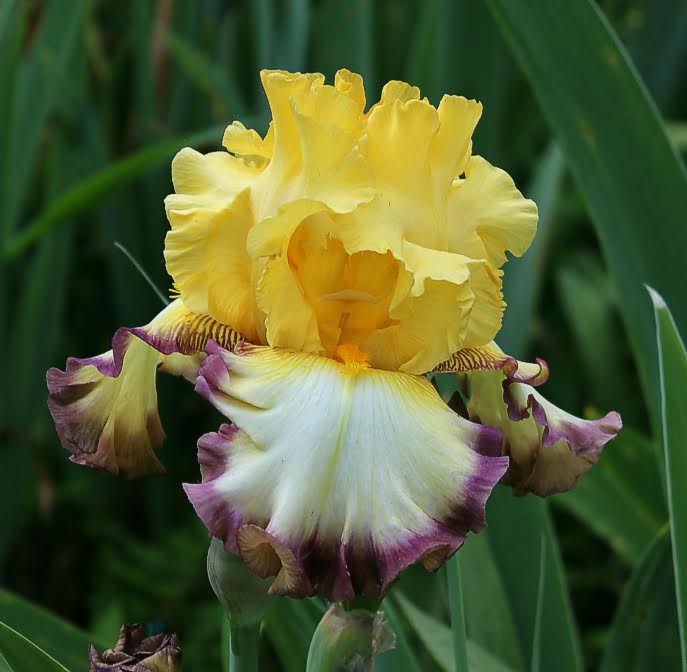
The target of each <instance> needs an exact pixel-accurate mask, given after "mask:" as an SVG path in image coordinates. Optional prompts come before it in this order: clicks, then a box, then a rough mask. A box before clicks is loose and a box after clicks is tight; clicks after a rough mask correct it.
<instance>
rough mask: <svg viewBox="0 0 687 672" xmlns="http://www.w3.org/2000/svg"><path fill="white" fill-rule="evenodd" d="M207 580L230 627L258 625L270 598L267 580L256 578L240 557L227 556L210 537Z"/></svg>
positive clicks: (218, 542)
mask: <svg viewBox="0 0 687 672" xmlns="http://www.w3.org/2000/svg"><path fill="white" fill-rule="evenodd" d="M208 578H209V579H210V585H211V586H212V590H213V591H214V593H215V595H216V596H217V599H218V600H219V601H220V602H221V603H222V606H223V607H224V609H225V610H226V612H227V615H228V617H229V620H230V621H231V623H232V625H238V626H247V625H256V624H258V623H260V621H261V620H262V617H263V616H264V615H265V612H266V611H267V607H268V606H269V602H270V599H271V597H270V596H269V595H268V594H267V591H268V590H269V587H270V583H271V582H272V578H271V577H270V578H267V579H261V578H260V577H258V576H257V575H256V574H254V573H253V572H251V570H250V569H248V567H246V565H245V564H244V562H243V561H242V560H241V558H239V557H238V556H237V555H233V554H232V553H227V552H226V551H225V550H224V547H223V546H222V542H221V541H220V540H219V539H214V538H213V539H212V540H211V541H210V548H209V549H208Z"/></svg>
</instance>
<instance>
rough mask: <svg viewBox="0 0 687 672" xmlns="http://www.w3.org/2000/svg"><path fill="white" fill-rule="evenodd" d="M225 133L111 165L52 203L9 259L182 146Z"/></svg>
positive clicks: (214, 131) (15, 242) (14, 243)
mask: <svg viewBox="0 0 687 672" xmlns="http://www.w3.org/2000/svg"><path fill="white" fill-rule="evenodd" d="M223 130H224V128H223V127H213V128H210V129H208V130H205V131H201V132H198V133H194V134H193V135H190V136H185V137H182V138H174V139H172V140H163V141H162V142H159V143H156V144H154V145H151V146H149V147H146V148H145V149H142V150H140V151H138V152H135V153H134V154H131V155H130V156H127V157H126V158H124V159H120V160H119V161H115V162H114V163H111V164H110V165H109V166H108V167H107V168H104V169H103V170H101V171H99V172H97V173H96V174H95V175H92V176H91V177H89V178H87V179H85V180H83V181H82V182H79V183H78V184H76V185H74V186H73V187H71V188H70V189H68V190H67V191H66V192H64V193H63V194H62V195H61V196H59V197H57V198H56V199H55V200H54V201H52V202H51V203H50V205H48V206H47V208H46V209H45V210H44V211H43V212H42V213H40V214H39V215H38V216H37V217H36V218H35V219H34V220H33V221H32V222H31V224H30V225H29V226H28V227H27V228H26V229H24V230H23V231H22V232H21V233H20V234H18V235H17V236H16V237H15V238H13V239H12V240H11V241H10V243H9V245H8V247H7V249H6V250H5V254H6V255H7V256H9V257H13V256H16V255H17V254H19V253H20V252H22V251H24V249H26V248H27V247H28V246H29V245H31V244H32V243H34V242H35V241H37V240H39V239H40V238H42V237H43V236H45V235H46V234H47V233H48V232H49V231H51V230H52V229H53V228H54V227H55V226H57V225H58V224H60V223H61V222H64V221H65V220H67V219H70V218H73V217H74V216H75V215H77V214H79V213H81V212H83V211H84V210H87V209H88V208H91V207H93V206H94V205H96V204H99V203H100V202H102V201H103V200H104V199H105V198H107V197H108V196H110V195H111V194H112V193H113V192H114V191H115V190H116V189H119V188H121V187H122V186H124V185H125V184H128V183H129V182H131V181H132V180H135V179H136V178H137V177H140V176H141V175H144V174H146V173H147V172H148V171H150V170H152V169H153V168H155V167H157V166H159V165H160V164H162V163H164V162H165V161H168V160H169V159H170V158H171V157H172V156H174V154H176V152H178V151H179V150H180V149H181V148H182V147H185V146H187V145H191V146H193V145H199V144H202V143H205V142H210V141H213V140H216V141H219V139H220V138H221V137H222V132H223Z"/></svg>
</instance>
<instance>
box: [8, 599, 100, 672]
mask: <svg viewBox="0 0 687 672" xmlns="http://www.w3.org/2000/svg"><path fill="white" fill-rule="evenodd" d="M0 621H1V622H3V623H6V624H7V625H9V626H10V627H12V628H14V629H15V630H18V631H20V632H22V633H23V634H24V635H25V636H26V637H28V638H29V639H30V640H31V641H32V642H34V644H36V646H39V647H40V648H41V649H43V651H45V652H46V653H47V654H48V655H50V656H52V657H53V658H55V659H56V660H58V661H59V662H60V663H62V664H63V665H64V666H65V667H67V668H69V670H71V672H86V670H87V669H88V660H87V653H88V644H89V643H90V642H91V641H93V638H92V637H89V636H88V635H87V634H86V633H85V632H82V631H81V630H79V629H77V628H75V627H74V626H73V625H71V624H70V623H67V622H66V621H63V620H62V619H61V618H59V617H57V616H55V615H54V614H51V613H50V612H48V611H45V610H44V609H42V608H40V607H38V606H36V605H35V604H32V603H31V602H29V601H28V600H25V599H24V598H22V597H20V596H19V595H15V594H13V593H10V592H9V591H6V590H0ZM97 644H98V643H97V642H96V645H97ZM102 648H107V647H105V646H102Z"/></svg>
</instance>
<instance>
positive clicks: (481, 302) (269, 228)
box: [48, 70, 621, 601]
mask: <svg viewBox="0 0 687 672" xmlns="http://www.w3.org/2000/svg"><path fill="white" fill-rule="evenodd" d="M262 82H263V86H264V88H265V92H266V94H267V98H268V101H269V105H270V108H271V111H272V122H271V124H270V126H269V129H268V131H267V133H266V135H265V137H264V138H263V137H261V136H260V135H259V134H258V133H256V132H255V131H253V130H249V129H246V128H245V127H244V126H243V125H241V124H240V123H239V122H234V123H233V124H232V125H231V126H229V127H228V128H227V130H226V132H225V134H224V138H223V145H224V148H225V150H226V151H221V152H212V153H210V154H206V155H203V154H200V153H198V152H196V151H194V150H192V149H184V150H182V151H181V152H180V153H179V154H178V155H177V156H176V158H175V159H174V162H173V164H172V178H173V182H174V188H175V192H176V193H174V194H172V195H171V196H169V197H168V198H167V199H166V203H165V205H166V210H167V216H168V218H169V222H170V225H171V230H170V232H169V233H168V235H167V239H166V242H165V260H166V264H167V270H168V272H169V274H170V275H171V277H172V278H173V281H174V291H175V294H176V295H177V296H178V298H176V300H175V301H174V302H173V303H171V304H170V305H169V306H168V307H167V308H166V309H165V310H163V311H162V312H161V313H160V314H159V315H158V316H157V317H155V318H154V319H153V320H152V321H151V322H150V323H149V324H148V325H146V326H144V327H139V328H131V329H120V330H119V331H118V332H117V333H116V334H115V336H114V339H113V343H112V350H111V351H110V352H108V353H105V354H103V355H100V356H98V357H93V358H90V359H71V360H69V361H68V363H67V368H66V371H64V372H62V371H58V370H55V369H53V370H51V371H50V372H49V373H48V386H49V389H50V401H49V404H50V409H51V412H52V415H53V418H54V420H55V424H56V426H57V429H58V432H59V434H60V437H61V440H62V443H63V445H64V446H65V447H66V448H67V449H68V450H69V451H70V452H71V453H72V460H74V461H75V462H79V463H82V464H87V465H90V466H93V467H97V468H101V469H105V470H108V471H111V472H114V473H122V474H124V475H127V476H140V475H142V474H145V473H150V472H156V471H160V470H161V469H162V466H161V464H160V462H159V460H158V458H157V457H156V455H155V448H156V447H157V446H158V445H159V444H160V443H161V441H162V438H163V432H162V428H161V425H160V420H159V417H158V414H157V404H156V392H155V377H156V372H157V371H158V370H163V371H166V372H170V373H174V374H177V375H182V376H184V377H185V378H187V379H188V380H190V381H192V382H195V387H196V390H197V391H198V392H199V393H200V394H201V395H202V396H204V397H205V398H207V399H208V400H209V401H210V403H212V404H213V405H214V406H215V407H216V408H217V409H219V410H220V411H221V412H222V413H223V414H224V415H225V416H226V417H227V418H228V419H229V420H230V422H231V424H229V423H228V424H224V425H222V426H221V427H220V428H219V430H218V431H217V432H213V433H209V434H205V435H204V436H202V437H201V438H200V440H199V442H198V459H199V462H200V468H201V475H202V482H201V483H199V484H187V485H186V486H185V489H186V492H187V494H188V496H189V499H190V500H191V503H192V504H193V506H194V507H195V510H196V512H197V513H198V515H199V516H200V518H201V519H202V520H203V522H204V523H205V525H206V526H207V528H208V530H209V531H210V534H211V535H212V536H214V537H217V538H218V539H221V540H222V541H223V543H224V546H225V548H226V549H227V550H228V551H230V552H233V553H237V554H239V555H240V556H241V558H242V559H243V560H244V562H245V563H246V564H247V565H248V567H250V568H251V569H252V570H253V571H254V572H255V573H256V574H258V575H259V576H262V577H267V576H274V577H275V579H274V581H273V583H272V584H271V588H270V591H271V592H272V593H276V594H287V595H291V596H296V597H302V596H306V595H311V594H314V593H318V594H321V595H323V596H325V597H328V598H329V599H331V600H333V601H338V600H344V599H350V598H352V597H353V596H355V595H361V594H362V595H369V596H378V595H381V594H383V592H384V591H385V590H386V588H387V586H388V585H389V584H390V583H391V582H392V581H393V580H394V579H395V578H396V577H397V576H398V574H399V572H401V571H402V570H403V569H405V568H406V567H407V566H409V565H411V564H413V563H415V562H422V564H424V565H425V566H426V567H428V568H429V569H436V568H437V567H439V566H440V565H441V563H442V562H443V561H444V560H445V559H446V558H447V557H449V556H450V555H452V554H453V553H454V552H455V551H456V550H457V549H458V548H460V546H461V545H462V544H463V542H464V540H465V537H466V535H467V534H468V532H477V531H479V530H480V529H481V528H482V527H483V525H484V506H485V502H486V499H487V497H488V495H489V493H490V492H491V490H492V489H493V487H494V486H495V485H496V483H497V482H499V481H500V480H502V479H504V480H505V481H507V482H510V483H511V484H513V485H514V487H515V488H516V490H517V491H519V492H525V491H533V492H536V493H538V494H551V493H553V492H558V491H561V490H564V489H567V488H569V487H570V486H571V485H572V484H573V483H574V481H575V480H576V479H577V478H578V477H579V476H580V475H581V473H583V472H584V471H585V470H586V469H588V468H589V466H590V465H591V464H593V463H594V462H595V461H596V459H597V457H598V453H599V451H600V450H601V448H602V447H603V445H604V444H605V443H606V442H607V441H608V440H609V439H610V438H612V437H613V436H615V434H616V433H617V432H618V431H619V429H620V424H621V423H620V418H619V416H618V415H617V414H615V413H610V414H609V415H607V416H606V417H605V418H602V419H600V420H597V421H586V420H581V419H579V418H575V417H574V416H572V415H570V414H568V413H565V412H564V411H562V410H560V409H557V408H556V407H555V406H553V405H552V404H550V403H549V402H548V401H546V400H545V399H544V398H543V397H542V396H541V395H540V394H539V392H537V391H536V390H535V389H534V388H535V387H536V386H538V385H540V384H541V383H543V382H544V381H545V380H546V378H547V376H548V369H547V367H546V365H545V363H544V362H543V361H541V360H538V361H537V362H536V363H533V364H530V363H523V362H519V361H517V360H515V359H514V358H512V357H510V356H508V355H507V354H505V353H503V352H502V351H501V350H500V349H499V348H498V346H497V345H496V344H495V343H494V338H495V337H496V336H497V334H498V331H499V329H500V326H501V320H502V314H503V311H504V308H505V304H504V301H503V296H502V276H503V271H502V270H501V269H502V266H503V265H504V264H505V262H506V260H507V253H510V254H513V255H516V256H519V255H521V254H523V253H524V252H525V251H526V250H527V248H528V246H529V245H530V243H531V241H532V238H533V236H534V234H535V231H536V223H537V209H536V206H535V204H534V203H533V202H532V201H530V200H528V199H525V198H524V197H523V196H522V194H521V193H520V192H519V191H518V190H517V188H516V187H515V185H514V183H513V181H512V179H511V178H510V177H509V176H508V174H507V173H505V172H504V171H502V170H500V169H498V168H496V167H494V166H492V165H491V164H489V163H488V162H487V161H486V160H485V159H483V158H481V157H480V156H477V155H473V153H472V141H471V137H472V133H473V131H474V128H475V126H476V124H477V122H478V120H479V118H480V115H481V112H482V107H481V105H480V104H479V103H477V102H475V101H472V100H467V99H466V98H463V97H459V96H444V97H443V99H442V100H441V103H440V104H439V106H438V107H436V108H435V107H434V106H432V105H431V104H430V103H429V102H428V101H427V99H421V98H420V92H419V90H418V89H417V88H416V87H413V86H410V85H408V84H405V83H403V82H390V83H388V84H387V85H386V86H385V87H384V89H383V91H382V95H381V99H380V101H379V102H378V103H376V104H375V105H373V106H372V107H371V108H370V109H369V110H367V111H366V99H365V92H364V88H363V82H362V79H361V77H360V76H358V75H355V74H353V73H351V72H348V71H346V70H341V71H339V72H338V73H337V75H336V78H335V82H334V85H327V84H325V83H324V78H323V76H322V75H319V74H308V75H301V74H290V73H287V72H281V71H265V72H263V73H262ZM430 372H453V373H456V374H457V375H458V376H459V377H460V378H461V382H462V383H464V384H465V385H467V387H469V388H470V389H471V396H470V398H469V401H468V404H467V410H468V413H469V415H470V418H471V419H470V420H468V419H466V418H463V417H461V416H460V415H458V414H456V413H454V412H453V411H452V410H451V409H450V408H449V407H448V406H447V405H446V404H445V403H444V402H443V401H442V399H441V398H440V397H439V395H438V394H437V392H436V391H435V389H434V387H433V386H432V385H431V383H430V382H429V380H428V379H427V377H426V376H425V374H427V373H430Z"/></svg>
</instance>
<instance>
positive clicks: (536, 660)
mask: <svg viewBox="0 0 687 672" xmlns="http://www.w3.org/2000/svg"><path fill="white" fill-rule="evenodd" d="M539 554H540V559H539V585H538V586H537V613H536V614H535V617H534V636H533V638H532V664H531V665H530V670H531V672H540V670H541V669H542V667H541V646H542V629H543V623H544V615H545V605H546V598H545V596H546V541H545V540H544V538H543V537H542V540H541V543H540V550H539Z"/></svg>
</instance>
